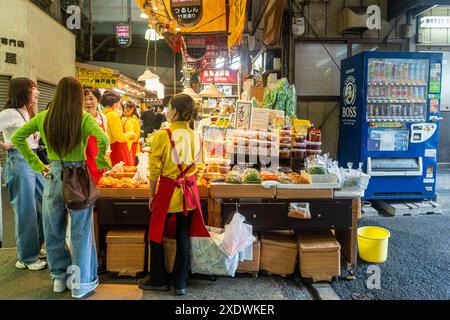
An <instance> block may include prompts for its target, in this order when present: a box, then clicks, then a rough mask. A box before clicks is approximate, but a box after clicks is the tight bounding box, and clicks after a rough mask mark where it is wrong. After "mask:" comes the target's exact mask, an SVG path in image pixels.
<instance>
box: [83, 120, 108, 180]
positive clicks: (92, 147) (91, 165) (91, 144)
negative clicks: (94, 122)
mask: <svg viewBox="0 0 450 320" xmlns="http://www.w3.org/2000/svg"><path fill="white" fill-rule="evenodd" d="M100 119H101V121H102V123H101V124H100V127H101V128H102V129H103V131H105V125H104V123H103V118H102V116H100ZM97 154H98V145H97V138H96V137H94V136H89V138H88V142H87V145H86V165H87V167H88V170H89V173H90V175H91V177H92V180H94V183H95V184H97V183H98V181H99V180H100V178H101V177H102V176H103V173H104V172H105V170H103V169H102V170H99V169H97V162H96V161H95V159H96V157H97Z"/></svg>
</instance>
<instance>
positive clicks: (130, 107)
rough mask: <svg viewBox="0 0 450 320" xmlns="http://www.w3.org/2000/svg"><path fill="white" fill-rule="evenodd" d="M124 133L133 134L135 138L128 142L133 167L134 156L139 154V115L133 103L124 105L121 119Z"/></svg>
mask: <svg viewBox="0 0 450 320" xmlns="http://www.w3.org/2000/svg"><path fill="white" fill-rule="evenodd" d="M122 122H123V125H124V127H125V132H133V133H134V134H135V135H136V137H135V138H134V139H133V140H128V151H130V153H131V160H132V161H133V165H136V164H137V160H136V155H137V154H138V153H139V152H141V144H140V137H141V124H140V123H139V115H138V113H137V107H136V105H135V104H134V102H133V101H127V103H126V104H125V112H124V117H123V118H122Z"/></svg>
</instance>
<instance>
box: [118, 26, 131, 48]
mask: <svg viewBox="0 0 450 320" xmlns="http://www.w3.org/2000/svg"><path fill="white" fill-rule="evenodd" d="M116 41H117V44H118V45H119V46H121V47H125V48H126V47H129V46H130V45H131V26H130V25H129V24H128V23H119V24H118V25H116Z"/></svg>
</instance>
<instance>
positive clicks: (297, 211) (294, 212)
mask: <svg viewBox="0 0 450 320" xmlns="http://www.w3.org/2000/svg"><path fill="white" fill-rule="evenodd" d="M288 217H290V218H295V219H311V212H310V211H309V203H307V202H300V203H299V202H295V203H291V204H290V205H289V213H288Z"/></svg>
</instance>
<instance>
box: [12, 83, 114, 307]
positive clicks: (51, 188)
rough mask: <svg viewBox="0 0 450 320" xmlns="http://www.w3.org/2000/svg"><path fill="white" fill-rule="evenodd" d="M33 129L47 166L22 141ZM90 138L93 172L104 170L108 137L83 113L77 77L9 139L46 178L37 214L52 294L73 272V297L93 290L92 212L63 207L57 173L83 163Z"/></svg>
mask: <svg viewBox="0 0 450 320" xmlns="http://www.w3.org/2000/svg"><path fill="white" fill-rule="evenodd" d="M38 131H39V132H40V134H41V136H42V139H43V140H44V143H45V144H46V145H47V150H48V157H49V159H50V160H52V163H51V164H50V167H49V168H47V167H46V166H45V165H44V164H43V163H42V162H41V161H40V160H39V158H38V157H37V156H36V155H35V154H34V153H33V152H32V150H31V149H30V147H29V146H28V144H27V143H26V138H27V137H28V136H29V135H30V134H33V133H35V132H38ZM91 135H92V136H94V137H95V138H96V139H97V145H98V150H99V151H98V155H97V165H98V168H99V169H103V168H107V167H108V163H107V160H106V158H105V152H106V150H107V147H108V144H109V141H108V137H107V136H106V134H105V133H104V132H103V130H102V129H101V128H100V126H99V125H98V124H97V122H96V121H95V119H94V117H92V115H91V114H89V113H87V112H84V111H83V88H82V86H81V83H80V82H79V81H78V80H77V79H76V78H73V77H66V78H63V79H62V80H61V81H60V82H59V83H58V87H57V88H56V93H55V96H54V98H53V100H52V102H51V104H50V107H49V109H48V111H44V112H42V113H39V114H38V115H37V116H36V117H35V118H33V119H32V120H31V121H30V122H28V123H27V124H26V125H24V126H23V127H22V128H20V129H19V130H17V131H16V132H15V134H14V135H13V136H12V138H11V140H12V142H13V143H14V144H15V145H16V146H17V148H18V149H19V151H20V152H21V153H22V154H23V156H24V158H25V160H26V161H27V162H28V163H29V164H30V165H31V167H32V168H33V169H34V170H35V171H36V172H43V173H44V175H45V182H44V201H43V207H42V216H43V225H44V232H45V245H46V249H47V259H48V262H49V266H50V273H51V278H52V280H53V290H54V291H55V292H64V291H65V290H66V289H67V286H66V280H67V278H68V275H69V273H71V272H73V273H74V276H73V278H74V279H75V283H72V287H71V290H72V297H73V298H82V297H85V296H86V295H88V294H89V293H91V292H93V290H95V288H96V287H97V286H98V276H97V267H98V264H97V252H96V247H95V238H94V229H93V220H92V208H89V209H84V210H70V209H67V207H66V205H65V202H64V196H63V183H62V181H61V171H62V167H63V166H64V167H72V168H73V167H75V166H76V167H79V166H82V165H83V163H84V162H85V161H86V156H85V151H86V150H85V149H86V144H87V141H88V138H89V137H90V136H91ZM67 214H69V215H70V217H71V226H70V230H71V232H70V242H71V244H72V246H71V249H72V250H71V252H69V251H68V250H67V247H66V245H65V238H66V227H67ZM69 267H70V268H69Z"/></svg>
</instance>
